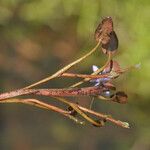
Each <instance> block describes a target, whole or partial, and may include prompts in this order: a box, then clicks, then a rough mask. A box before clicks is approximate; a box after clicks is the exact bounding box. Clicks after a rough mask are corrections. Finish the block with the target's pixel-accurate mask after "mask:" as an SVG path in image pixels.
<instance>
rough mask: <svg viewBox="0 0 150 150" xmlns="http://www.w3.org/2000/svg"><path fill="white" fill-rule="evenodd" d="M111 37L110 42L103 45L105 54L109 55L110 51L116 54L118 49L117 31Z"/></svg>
mask: <svg viewBox="0 0 150 150" xmlns="http://www.w3.org/2000/svg"><path fill="white" fill-rule="evenodd" d="M109 37H110V38H109V41H108V42H107V43H106V44H102V51H103V53H104V54H107V52H108V51H111V53H112V54H114V53H115V52H116V50H117V48H118V38H117V35H116V33H115V31H112V32H111V33H110V34H109Z"/></svg>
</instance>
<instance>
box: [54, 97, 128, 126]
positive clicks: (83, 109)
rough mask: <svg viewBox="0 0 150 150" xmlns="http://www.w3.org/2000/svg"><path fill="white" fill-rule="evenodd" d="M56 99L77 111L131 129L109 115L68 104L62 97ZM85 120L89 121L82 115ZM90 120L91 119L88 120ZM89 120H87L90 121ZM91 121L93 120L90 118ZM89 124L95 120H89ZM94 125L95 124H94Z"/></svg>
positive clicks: (125, 123)
mask: <svg viewBox="0 0 150 150" xmlns="http://www.w3.org/2000/svg"><path fill="white" fill-rule="evenodd" d="M55 98H56V99H58V100H60V101H62V102H64V103H66V104H68V105H70V106H71V107H73V108H75V110H77V108H79V109H80V110H81V111H83V112H87V113H89V114H92V115H94V116H97V117H100V118H102V119H105V120H107V121H110V122H112V123H114V124H116V125H118V126H121V127H123V128H129V125H128V123H127V122H122V121H120V120H115V119H114V118H112V117H110V116H109V115H104V114H102V113H99V112H95V111H93V110H90V109H87V108H85V107H82V106H80V105H78V104H75V103H72V102H68V101H67V100H66V99H64V98H61V97H55ZM78 113H79V114H80V115H82V112H81V113H80V112H78ZM82 116H83V117H84V118H85V119H87V118H86V117H85V116H84V115H82ZM88 119H89V118H88ZM88 119H87V120H88ZM90 119H91V118H90ZM88 121H89V122H92V121H93V119H92V121H91V120H88ZM92 123H93V122H92Z"/></svg>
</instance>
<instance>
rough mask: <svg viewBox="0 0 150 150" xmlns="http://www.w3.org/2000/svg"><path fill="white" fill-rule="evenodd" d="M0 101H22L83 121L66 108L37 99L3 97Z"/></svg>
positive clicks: (81, 122)
mask: <svg viewBox="0 0 150 150" xmlns="http://www.w3.org/2000/svg"><path fill="white" fill-rule="evenodd" d="M0 103H22V104H28V105H32V106H35V107H39V108H42V109H47V110H52V111H54V112H58V113H60V114H62V115H64V116H65V117H68V118H69V119H71V120H73V121H75V122H76V123H78V124H81V125H84V122H83V121H80V120H79V119H77V118H75V117H74V116H72V115H70V112H69V111H67V110H63V109H61V108H59V107H56V106H53V105H50V104H47V103H44V102H41V101H39V100H37V99H5V100H3V101H0Z"/></svg>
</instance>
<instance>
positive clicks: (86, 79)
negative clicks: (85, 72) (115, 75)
mask: <svg viewBox="0 0 150 150" xmlns="http://www.w3.org/2000/svg"><path fill="white" fill-rule="evenodd" d="M111 57H112V55H111V53H110V52H109V53H108V59H107V62H106V63H105V65H104V66H103V67H101V68H100V69H98V70H97V71H95V72H93V73H92V74H91V75H97V74H98V73H100V72H101V71H103V70H104V69H105V67H106V66H107V65H108V64H109V62H110V60H111ZM89 80H90V78H85V79H84V80H83V81H80V82H77V83H75V84H73V85H71V86H70V87H72V88H73V87H77V86H79V85H81V84H82V83H84V82H87V81H89Z"/></svg>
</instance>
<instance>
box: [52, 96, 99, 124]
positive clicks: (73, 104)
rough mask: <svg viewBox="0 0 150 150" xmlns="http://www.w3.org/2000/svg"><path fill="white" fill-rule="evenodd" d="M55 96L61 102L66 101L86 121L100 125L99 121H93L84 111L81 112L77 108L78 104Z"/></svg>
mask: <svg viewBox="0 0 150 150" xmlns="http://www.w3.org/2000/svg"><path fill="white" fill-rule="evenodd" d="M54 98H56V99H57V100H59V101H61V102H63V103H66V104H68V105H69V106H71V107H72V108H73V109H74V110H75V111H76V112H78V113H79V114H80V115H81V116H82V117H83V118H84V119H86V120H87V121H89V122H90V123H92V124H94V125H95V126H101V124H100V123H98V122H96V121H94V120H93V119H92V118H91V117H89V116H87V115H86V114H85V113H84V112H82V111H81V110H80V109H79V108H78V105H77V104H75V103H72V102H69V101H67V100H66V99H64V98H60V97H54Z"/></svg>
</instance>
